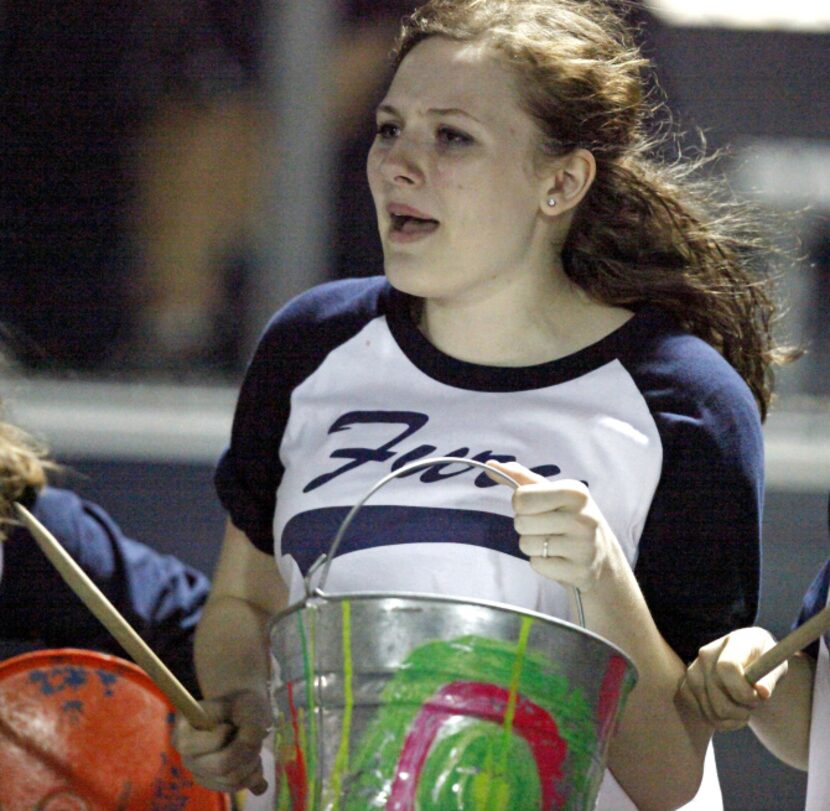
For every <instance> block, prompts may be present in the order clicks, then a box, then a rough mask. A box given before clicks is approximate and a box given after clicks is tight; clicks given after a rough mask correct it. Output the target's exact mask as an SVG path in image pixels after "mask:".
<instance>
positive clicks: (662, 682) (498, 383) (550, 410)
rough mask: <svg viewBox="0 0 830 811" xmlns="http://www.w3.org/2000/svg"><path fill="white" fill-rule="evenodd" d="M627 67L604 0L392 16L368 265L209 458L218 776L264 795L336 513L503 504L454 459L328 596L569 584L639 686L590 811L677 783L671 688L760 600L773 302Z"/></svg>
mask: <svg viewBox="0 0 830 811" xmlns="http://www.w3.org/2000/svg"><path fill="white" fill-rule="evenodd" d="M644 68H645V63H644V60H643V59H642V58H641V57H640V55H639V53H638V51H637V50H636V48H635V47H634V46H633V45H632V44H631V43H630V41H629V39H628V36H627V34H626V32H625V29H624V27H623V26H622V24H621V22H620V21H619V20H618V19H617V18H616V17H615V16H614V15H613V14H612V13H611V12H610V11H609V10H608V9H607V8H606V6H604V5H603V4H601V3H598V2H597V3H595V2H582V1H581V0H580V1H579V2H576V1H574V0H547V1H543V0H539V1H538V2H533V1H531V0H527V1H525V0H517V1H514V2H503V1H502V0H443V1H436V2H431V3H427V4H426V5H425V6H423V7H422V8H421V9H420V10H419V11H417V12H416V13H415V14H414V15H413V16H412V17H411V18H409V19H408V20H407V21H406V22H405V24H404V29H403V34H402V38H401V41H400V44H399V49H398V56H397V70H396V73H395V75H394V78H393V80H392V82H391V85H390V87H389V89H388V92H387V94H386V97H385V98H384V100H383V101H382V103H381V104H380V106H379V108H378V128H377V137H376V139H375V141H374V143H373V145H372V147H371V150H370V152H369V157H368V175H369V182H370V186H371V190H372V194H373V196H374V200H375V204H376V208H377V218H378V226H379V231H380V238H381V242H382V244H383V250H384V259H385V277H384V278H374V279H354V280H345V281H341V282H335V283H331V284H328V285H324V286H322V287H319V288H317V289H314V290H311V291H309V292H308V293H306V294H304V295H302V296H300V297H299V298H298V299H296V300H295V301H293V302H291V303H289V304H288V305H287V306H286V307H285V308H284V309H283V310H281V311H280V312H279V313H278V314H277V315H276V316H275V317H274V319H273V320H272V322H271V324H270V325H269V327H268V329H267V331H266V333H265V335H264V336H263V339H262V341H261V343H260V346H259V348H258V350H257V352H256V354H255V357H254V358H253V360H252V362H251V365H250V368H249V370H248V373H247V376H246V378H245V381H244V384H243V386H242V390H241V393H240V398H239V403H238V406H237V412H236V416H235V422H234V428H233V435H232V437H231V442H230V447H229V448H228V450H227V452H226V453H225V455H224V456H223V458H222V460H221V462H220V465H219V468H218V472H217V485H218V490H219V494H220V497H221V499H222V501H223V503H224V504H225V506H226V508H227V510H228V512H229V523H228V529H227V535H226V538H225V543H224V547H223V552H222V556H221V559H220V562H219V565H218V569H217V572H216V575H215V580H214V588H213V591H212V594H211V597H210V599H209V601H208V606H207V608H206V611H205V614H204V617H203V620H202V622H201V624H200V627H199V631H198V633H197V646H196V657H197V670H198V673H199V677H200V681H201V684H202V687H203V690H204V693H205V694H206V695H207V696H209V697H211V698H212V699H213V700H212V701H208V702H207V703H206V706H207V707H208V710H209V712H211V713H213V714H214V717H215V718H216V719H217V721H221V722H223V723H222V725H221V726H220V727H219V728H218V729H217V730H215V731H214V732H197V731H195V730H193V729H191V728H190V727H189V726H188V725H187V724H186V723H185V722H184V721H183V720H182V721H180V723H179V726H178V731H177V736H176V737H177V742H178V746H179V747H180V750H181V752H182V754H183V755H184V757H185V762H186V764H187V765H188V767H189V768H190V769H191V770H192V771H193V772H194V774H196V775H197V776H200V777H201V779H202V780H204V781H205V785H208V786H210V787H213V788H223V789H230V788H238V787H242V786H247V787H249V788H251V789H252V790H253V791H254V792H262V791H264V790H265V786H266V782H267V781H266V780H265V779H264V777H263V772H262V768H261V765H260V760H259V748H260V742H261V740H262V737H263V736H264V734H265V728H266V726H267V725H268V723H269V719H268V715H269V710H268V704H267V701H266V681H267V678H268V666H267V661H268V660H267V643H266V641H265V638H264V629H265V626H266V622H267V620H268V619H269V618H270V617H271V616H272V615H273V613H274V612H275V611H277V610H279V609H280V608H282V607H284V606H285V605H286V604H288V603H289V602H292V601H294V600H297V599H298V598H299V597H300V596H301V595H302V577H303V575H304V574H305V573H306V572H307V571H308V569H309V567H310V566H311V564H312V563H313V562H314V560H315V559H316V558H317V557H318V556H319V554H320V553H322V552H323V551H325V550H326V549H327V546H328V543H329V542H330V539H331V538H332V537H333V535H334V534H335V531H336V529H337V527H338V525H339V522H340V520H341V519H342V518H343V516H344V514H345V513H346V511H347V510H348V508H349V507H351V505H353V504H354V503H355V502H356V501H357V500H358V498H359V497H360V496H362V495H363V494H364V493H365V492H366V490H368V488H369V487H370V486H371V485H372V484H373V483H374V482H376V481H377V480H378V479H379V478H380V477H381V476H382V475H384V474H386V473H388V472H389V471H390V470H394V469H397V468H398V467H400V466H401V465H403V464H405V463H406V462H410V461H413V460H415V459H420V458H423V457H427V456H435V455H452V456H463V457H466V458H475V459H477V460H482V461H489V462H490V464H492V465H493V466H494V467H499V466H501V467H502V469H503V470H509V471H511V472H512V473H513V474H514V475H515V476H516V477H517V478H519V479H520V481H521V484H522V486H521V487H520V488H519V490H518V491H517V492H516V494H515V495H514V497H513V502H512V508H511V505H510V503H509V501H508V499H507V495H506V493H503V492H501V491H500V490H494V489H492V488H493V487H495V485H494V483H493V482H492V481H490V480H489V479H488V477H487V476H486V475H483V474H481V473H480V472H479V471H477V470H475V469H470V468H469V467H464V466H459V465H451V466H438V467H433V468H429V469H427V470H426V471H423V472H420V473H416V474H415V475H410V476H408V477H406V478H405V479H401V480H396V481H395V482H394V483H392V484H390V485H389V486H388V487H387V488H385V489H384V490H383V491H381V492H379V493H378V494H377V496H376V497H374V498H373V500H372V502H371V504H370V505H369V506H367V507H366V508H364V510H362V511H361V512H360V513H359V514H358V517H357V519H356V523H355V525H353V530H351V531H350V533H349V536H350V538H349V537H347V538H346V540H345V542H344V545H343V547H342V548H341V551H340V554H339V555H338V557H337V559H336V560H335V562H334V565H333V567H332V569H331V576H330V578H329V580H328V582H327V588H329V589H330V590H332V591H360V590H387V591H419V592H434V593H444V594H454V595H461V596H467V597H470V598H484V599H492V600H498V601H500V602H505V603H511V604H513V605H516V606H520V607H523V608H529V609H534V610H538V611H543V612H546V613H548V614H550V615H553V616H560V617H568V616H570V615H569V606H568V600H567V593H566V590H565V589H564V588H563V586H577V587H578V588H580V589H581V591H582V596H583V602H584V607H585V616H586V622H587V625H588V627H589V628H590V629H592V630H594V631H596V632H598V633H600V634H601V635H602V636H604V637H606V638H607V639H609V640H611V641H613V642H615V643H616V644H618V645H619V646H620V647H622V648H623V649H624V650H625V651H626V652H627V653H628V654H629V655H630V656H631V657H632V659H633V660H634V662H635V664H636V665H637V668H638V670H639V674H640V681H639V683H638V685H637V687H636V689H635V690H634V691H633V693H632V695H631V696H630V698H629V701H628V704H627V707H626V710H625V713H624V716H623V718H622V722H621V724H620V727H619V731H618V734H617V736H616V738H615V741H614V743H613V745H612V751H611V753H610V760H609V763H610V771H611V774H610V775H608V776H607V778H606V781H605V784H604V785H603V788H602V790H601V793H600V799H599V806H598V807H599V808H602V809H615V810H616V811H621V810H622V809H628V808H634V807H637V808H641V809H650V808H674V807H678V806H680V805H682V804H683V803H685V802H687V801H689V800H691V799H692V798H693V797H694V796H695V795H696V792H697V791H698V786H699V784H700V781H701V774H702V771H703V763H704V757H705V754H706V752H707V745H708V742H709V732H710V731H709V728H708V727H707V725H705V724H704V723H702V721H701V720H700V718H699V717H697V716H696V714H695V713H683V712H681V711H679V710H678V709H677V708H676V706H675V704H674V695H675V690H676V687H677V684H678V683H679V681H680V679H681V678H682V676H683V673H684V661H691V659H693V658H694V656H695V654H696V652H697V650H698V648H699V647H700V645H701V644H702V643H703V642H705V641H706V640H708V639H711V638H712V633H711V632H712V630H714V629H720V630H722V631H723V632H726V631H727V630H728V629H731V628H734V627H736V626H737V625H740V624H744V623H745V621H746V620H748V619H749V618H751V617H752V616H753V615H754V613H755V609H756V602H757V588H758V533H759V514H760V507H761V497H762V468H763V464H762V440H761V433H760V418H761V416H762V415H763V413H764V411H765V409H766V407H767V404H768V402H769V396H770V389H769V380H768V368H769V366H770V363H771V362H772V360H773V359H774V355H775V349H774V346H773V342H772V339H771V337H770V333H769V326H770V322H771V318H772V307H771V304H770V302H769V300H768V298H767V295H766V293H765V292H764V288H763V287H762V285H761V282H760V280H759V279H757V278H756V277H755V276H754V275H753V269H752V267H751V265H752V262H753V259H754V255H755V254H754V251H753V250H752V249H753V245H752V244H751V243H749V242H747V241H745V240H741V239H740V238H739V237H736V236H735V235H734V234H732V233H730V232H728V231H727V230H725V225H724V219H723V217H722V216H721V214H722V213H723V212H718V213H713V212H712V211H711V210H709V209H708V208H707V202H706V194H705V193H704V194H696V193H695V192H693V190H692V189H691V187H690V186H689V184H688V183H687V182H686V180H685V179H684V178H685V176H686V173H687V170H688V167H674V168H671V167H666V166H662V165H661V164H660V163H659V162H657V161H656V160H653V159H651V158H650V157H648V155H649V147H650V144H649V143H648V141H647V139H646V137H645V135H644V119H645V117H646V115H647V114H648V112H649V110H648V105H647V102H646V100H645V97H644V96H645V94H644V90H643V77H642V75H641V73H642V71H643V69H644ZM753 395H754V397H753ZM519 463H521V464H519ZM505 465H506V467H504V466H505ZM517 535H518V537H517ZM274 558H275V559H276V566H275V565H274ZM528 558H529V559H530V560H529V563H528ZM226 724H229V725H231V726H233V727H235V728H236V733H235V735H229V734H228V731H229V730H228V727H227V726H226ZM229 741H230V742H229ZM712 765H713V764H712V763H711V759H710V761H709V765H708V766H707V768H706V776H705V779H704V787H703V788H702V789H701V791H700V793H699V794H698V797H697V800H695V803H696V805H695V806H694V807H696V808H701V809H703V808H705V809H706V811H712V809H716V808H718V807H719V804H720V794H719V789H718V787H717V780H716V776H715V774H714V772H713V769H712Z"/></svg>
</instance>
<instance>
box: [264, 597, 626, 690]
mask: <svg viewBox="0 0 830 811" xmlns="http://www.w3.org/2000/svg"><path fill="white" fill-rule="evenodd" d="M346 600H349V601H351V602H355V601H366V602H369V601H378V600H412V601H419V602H428V603H441V604H446V605H464V606H474V607H478V608H488V609H491V610H496V611H500V612H503V613H508V614H517V615H519V616H522V617H531V618H532V619H534V620H537V621H540V622H542V623H544V624H546V625H551V626H554V627H557V628H564V629H565V630H567V631H570V632H573V633H576V634H578V635H580V636H585V637H588V638H590V639H592V640H593V641H594V642H598V643H600V644H601V645H603V646H604V647H607V648H610V649H611V650H612V651H613V652H614V653H615V654H616V655H618V656H620V657H621V658H622V659H624V660H625V662H626V663H627V664H628V666H629V668H630V670H631V676H632V677H633V679H634V682H635V683H636V682H637V680H638V679H639V672H638V670H637V667H636V665H635V664H634V662H633V661H632V660H631V657H630V656H629V655H628V654H627V653H626V652H625V651H623V650H622V649H621V648H620V647H619V646H618V645H616V644H615V643H613V642H611V641H609V640H608V639H606V638H605V637H604V636H602V635H601V634H598V633H596V632H595V631H591V630H589V629H588V628H585V627H583V626H580V625H578V624H576V623H573V622H569V621H568V620H565V619H561V618H560V617H552V616H551V615H549V614H544V613H542V612H541V611H534V610H533V609H530V608H519V607H517V606H514V605H511V604H509V603H500V602H498V601H496V600H481V599H476V598H467V597H461V596H453V595H449V594H431V593H428V592H414V591H412V592H410V591H355V592H335V593H330V592H324V591H321V590H320V589H315V590H314V592H313V593H312V595H311V596H308V595H306V596H305V597H303V598H302V599H301V600H299V601H298V602H296V603H293V604H292V605H289V606H288V607H287V608H284V609H283V610H282V611H280V612H279V613H277V614H275V615H274V616H273V617H272V618H271V620H270V621H269V623H268V638H269V639H270V638H271V635H272V633H274V631H275V630H276V628H277V626H278V625H279V624H280V623H281V622H282V621H283V620H284V619H286V618H287V617H290V616H292V615H293V614H297V613H300V612H302V611H305V610H306V609H309V608H312V609H316V608H317V607H318V606H320V605H322V604H326V603H338V602H344V601H346Z"/></svg>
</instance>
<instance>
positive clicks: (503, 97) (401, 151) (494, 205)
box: [367, 37, 552, 300]
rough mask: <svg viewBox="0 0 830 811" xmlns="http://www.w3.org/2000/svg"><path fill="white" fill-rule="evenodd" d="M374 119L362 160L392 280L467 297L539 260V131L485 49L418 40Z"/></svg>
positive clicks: (546, 241) (542, 265) (544, 250)
mask: <svg viewBox="0 0 830 811" xmlns="http://www.w3.org/2000/svg"><path fill="white" fill-rule="evenodd" d="M377 124H378V132H377V136H376V137H375V141H374V143H373V144H372V148H371V149H370V151H369V158H368V163H367V169H368V175H369V185H370V188H371V190H372V196H373V197H374V201H375V207H376V209H377V217H378V227H379V230H380V237H381V241H382V244H383V253H384V260H385V269H386V275H387V276H388V278H389V280H390V281H391V283H392V284H393V285H394V286H395V287H397V288H398V289H400V290H403V291H405V292H407V293H411V294H413V295H416V296H422V297H425V298H442V299H443V298H459V297H461V298H462V299H464V300H475V298H476V297H483V296H484V297H486V296H488V295H490V294H492V293H496V292H498V291H499V290H500V289H503V288H504V286H505V285H509V284H512V283H514V282H515V281H516V280H517V279H520V278H522V277H527V276H528V275H529V274H536V273H540V272H544V271H546V270H548V269H549V268H550V261H551V256H550V254H551V252H552V249H551V247H550V242H551V241H550V233H549V229H550V223H549V222H547V221H546V220H547V218H546V217H545V216H544V215H543V212H542V209H541V205H543V204H544V200H545V196H546V181H545V180H544V179H543V178H541V177H540V176H539V175H537V174H536V172H534V156H535V151H536V144H537V139H538V133H537V130H536V126H535V124H534V122H533V120H532V119H531V118H530V116H529V115H528V114H527V113H525V112H524V110H522V109H521V108H520V106H519V101H518V98H517V94H516V90H515V89H514V85H513V79H512V77H511V75H510V74H509V73H508V71H507V70H506V69H505V68H504V67H503V66H502V64H501V63H500V62H499V60H498V58H497V57H496V56H495V55H494V54H493V51H492V50H490V49H488V48H487V47H486V46H482V45H481V44H478V43H459V42H455V41H453V40H449V39H445V38H442V37H431V38H429V39H426V40H424V41H423V42H421V43H420V44H418V45H417V46H416V47H415V48H414V49H413V50H412V51H410V53H409V54H408V55H407V56H406V58H405V59H404V60H403V62H402V63H401V65H400V67H399V68H398V71H397V73H396V74H395V77H394V79H393V81H392V83H391V85H390V87H389V91H388V92H387V94H386V97H385V98H384V100H383V101H382V102H381V104H380V106H379V107H378V113H377ZM470 297H473V298H472V299H471V298H470Z"/></svg>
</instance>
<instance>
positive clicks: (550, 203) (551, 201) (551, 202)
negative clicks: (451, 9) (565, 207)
mask: <svg viewBox="0 0 830 811" xmlns="http://www.w3.org/2000/svg"><path fill="white" fill-rule="evenodd" d="M555 206H556V198H555V197H553V196H551V197H548V208H554V207H555Z"/></svg>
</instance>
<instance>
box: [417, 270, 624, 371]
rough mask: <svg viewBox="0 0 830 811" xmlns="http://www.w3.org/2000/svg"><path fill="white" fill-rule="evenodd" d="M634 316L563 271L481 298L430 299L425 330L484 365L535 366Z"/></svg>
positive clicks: (450, 350) (422, 319) (446, 348)
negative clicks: (602, 300)
mask: <svg viewBox="0 0 830 811" xmlns="http://www.w3.org/2000/svg"><path fill="white" fill-rule="evenodd" d="M630 317H631V313H630V312H629V311H628V310H624V309H622V308H617V307H610V306H608V305H605V304H600V303H598V302H595V301H593V300H591V299H590V298H589V297H588V296H587V295H586V294H585V293H584V292H583V291H582V290H581V289H580V288H578V287H577V286H576V285H574V284H573V283H572V282H571V281H570V280H569V279H568V278H567V277H566V276H565V274H564V272H559V273H556V272H555V273H552V274H547V275H546V276H545V277H544V278H543V281H542V282H541V283H535V284H530V285H524V286H516V287H514V288H512V289H510V290H507V291H500V292H499V294H494V295H491V296H487V297H484V298H480V299H477V300H464V299H463V298H458V299H456V298H452V299H427V300H425V301H424V302H423V306H422V308H421V311H420V313H419V314H418V317H417V321H418V326H419V328H420V330H421V332H422V333H423V334H424V336H425V337H426V338H427V339H428V340H429V341H430V343H432V344H433V346H435V347H436V348H437V349H439V350H441V351H442V352H444V353H445V354H447V355H449V356H451V357H454V358H457V359H458V360H463V361H467V362H469V363H477V364H481V365H484V366H533V365H536V364H539V363H545V362H548V361H552V360H556V359H558V358H562V357H565V356H566V355H570V354H573V353H574V352H578V351H579V350H581V349H584V348H585V347H587V346H590V345H591V344H593V343H595V342H596V341H598V340H600V339H601V338H604V337H605V336H606V335H608V334H609V333H610V332H613V331H614V330H615V329H617V328H619V327H620V326H622V324H624V323H625V322H626V321H627V320H628V319H629V318H630Z"/></svg>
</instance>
